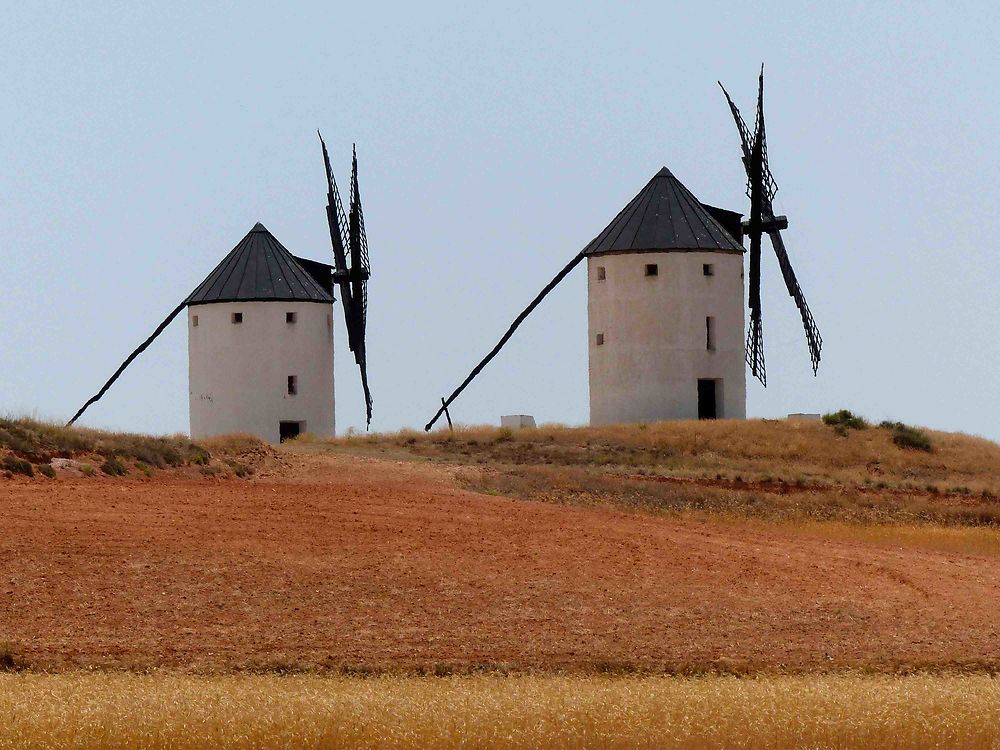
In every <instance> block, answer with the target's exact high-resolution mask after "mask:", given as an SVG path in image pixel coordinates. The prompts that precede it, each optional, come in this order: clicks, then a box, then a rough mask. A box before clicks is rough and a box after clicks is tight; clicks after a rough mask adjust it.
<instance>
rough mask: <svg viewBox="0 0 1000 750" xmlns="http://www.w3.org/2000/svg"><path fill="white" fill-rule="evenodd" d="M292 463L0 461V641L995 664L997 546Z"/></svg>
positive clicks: (81, 655)
mask: <svg viewBox="0 0 1000 750" xmlns="http://www.w3.org/2000/svg"><path fill="white" fill-rule="evenodd" d="M289 461H290V466H289V469H288V470H287V471H285V472H284V476H283V477H282V476H277V477H271V478H265V479H257V480H253V481H240V480H235V479H229V480H216V479H210V478H201V477H199V478H197V479H195V478H180V477H173V478H170V477H165V476H164V477H158V478H155V479H152V480H146V481H139V480H128V479H109V478H101V479H98V478H93V479H60V480H56V481H49V480H18V479H12V480H0V519H2V521H0V526H2V535H0V642H3V641H6V642H9V643H10V644H11V645H12V647H13V649H14V650H15V652H16V653H17V654H18V656H19V657H20V658H21V659H23V660H24V661H26V662H28V663H31V664H35V665H37V666H40V667H48V668H53V669H60V668H71V667H78V666H115V667H125V668H146V667H155V666H166V667H175V668H183V669H191V670H204V671H214V670H230V669H238V668H247V667H260V668H279V667H282V666H297V667H310V668H311V667H330V668H345V667H348V668H372V669H396V668H401V669H408V668H435V667H437V668H439V669H440V668H445V669H451V668H460V669H461V668H467V667H470V666H476V665H483V666H486V665H491V666H497V665H507V666H511V667H518V668H564V669H570V670H572V669H578V668H579V669H591V668H594V667H595V666H596V667H598V668H608V667H616V666H622V667H641V668H647V669H666V670H676V669H685V668H692V669H701V668H706V667H712V666H713V665H714V666H716V667H723V668H753V669H766V670H770V669H789V670H797V669H813V668H836V667H841V666H847V665H854V666H858V665H865V666H877V667H884V668H892V667H894V666H897V665H909V666H932V667H933V666H941V667H945V666H952V665H969V666H976V665H978V666H992V667H994V668H995V667H997V666H1000V616H998V613H997V602H998V591H1000V559H998V558H996V557H978V556H972V555H962V554H949V553H944V552H931V551H921V550H915V549H898V548H889V547H880V546H878V545H874V544H865V543H852V542H841V541H823V540H819V539H815V538H801V537H797V536H794V535H792V534H791V533H789V532H782V531H778V530H775V531H773V532H767V531H761V530H760V527H759V526H758V527H755V530H750V529H743V528H740V527H739V526H738V525H733V524H719V525H714V524H710V523H699V522H680V521H676V520H670V519H666V518H661V517H654V516H649V515H641V514H629V513H620V512H615V511H611V510H606V509H590V508H577V507H563V506H556V505H549V504H542V503H533V502H526V501H518V500H512V499H507V498H500V497H494V496H487V495H479V494H475V493H473V492H468V491H465V490H462V489H459V488H458V487H457V485H456V484H455V483H454V482H453V481H452V479H451V477H450V474H449V472H448V470H447V469H443V468H440V467H434V466H428V465H422V464H416V463H407V462H394V461H388V460H376V459H365V458H352V457H348V456H322V455H292V456H290V458H289ZM291 477H295V478H291Z"/></svg>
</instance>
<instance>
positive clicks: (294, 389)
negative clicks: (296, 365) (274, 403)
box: [288, 375, 299, 396]
mask: <svg viewBox="0 0 1000 750" xmlns="http://www.w3.org/2000/svg"><path fill="white" fill-rule="evenodd" d="M298 392H299V377H298V375H289V376H288V395H289V396H294V395H295V394H296V393H298Z"/></svg>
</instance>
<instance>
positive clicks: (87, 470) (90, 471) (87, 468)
mask: <svg viewBox="0 0 1000 750" xmlns="http://www.w3.org/2000/svg"><path fill="white" fill-rule="evenodd" d="M80 473H81V474H83V475H84V476H85V477H92V476H94V474H96V473H97V469H95V468H94V467H93V466H91V465H90V464H80Z"/></svg>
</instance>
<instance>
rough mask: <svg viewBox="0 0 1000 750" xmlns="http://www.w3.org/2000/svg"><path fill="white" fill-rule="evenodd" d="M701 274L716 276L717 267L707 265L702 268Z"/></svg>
mask: <svg viewBox="0 0 1000 750" xmlns="http://www.w3.org/2000/svg"><path fill="white" fill-rule="evenodd" d="M701 272H702V273H703V274H705V275H706V276H715V266H713V265H712V264H711V263H705V264H703V265H702V267H701Z"/></svg>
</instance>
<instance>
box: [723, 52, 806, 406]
mask: <svg viewBox="0 0 1000 750" xmlns="http://www.w3.org/2000/svg"><path fill="white" fill-rule="evenodd" d="M719 87H720V88H722V93H723V94H725V95H726V101H727V102H728V103H729V109H730V110H731V111H732V113H733V119H734V120H735V121H736V128H737V130H738V131H739V133H740V143H741V146H742V150H743V166H744V167H745V168H746V173H747V197H748V198H750V219H749V220H748V221H746V222H744V224H743V229H744V230H745V232H746V233H747V234H748V235H750V299H749V308H750V325H749V328H748V329H747V343H746V357H747V364H748V365H749V366H750V371H751V372H752V373H753V374H754V376H755V377H756V378H757V379H758V380H760V382H761V383H762V384H763V385H764V386H765V387H766V386H767V371H766V369H765V367H764V332H763V328H762V324H761V303H760V252H761V240H762V237H763V235H764V233H767V236H768V237H770V238H771V245H772V247H774V254H775V255H776V256H777V257H778V266H779V267H780V268H781V275H782V277H783V278H784V280H785V287H786V288H787V289H788V294H789V295H790V296H791V297H792V299H794V300H795V306H796V307H798V309H799V314H800V316H801V317H802V326H803V328H804V329H805V334H806V344H807V346H808V347H809V356H810V358H811V359H812V367H813V375H815V374H816V372H817V370H818V368H819V360H820V352H821V350H822V348H823V337H822V336H821V335H820V333H819V328H817V326H816V321H815V320H813V316H812V313H811V312H810V311H809V305H808V304H807V303H806V298H805V295H804V294H803V293H802V289H801V287H800V286H799V282H798V280H797V279H796V278H795V271H793V270H792V264H791V261H789V260H788V251H787V250H785V243H784V240H782V237H781V230H782V229H787V228H788V217H786V216H775V215H774V208H773V201H774V196H775V194H776V193H777V192H778V185H777V183H776V182H775V181H774V176H773V175H772V174H771V169H770V167H769V166H768V164H767V136H766V133H765V130H764V66H763V65H762V66H761V68H760V78H759V82H758V88H757V118H756V121H755V123H754V130H753V133H752V134H751V133H750V128H748V127H747V124H746V122H744V120H743V116H742V115H741V114H740V111H739V109H737V107H736V105H735V104H734V103H733V100H732V97H730V96H729V92H728V91H726V88H725V86H723V85H722V82H721V81H720V82H719Z"/></svg>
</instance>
